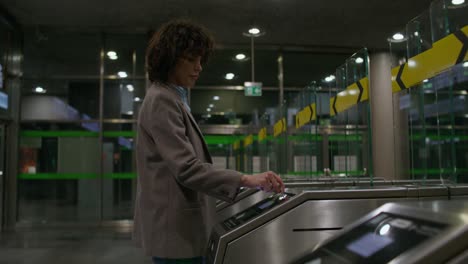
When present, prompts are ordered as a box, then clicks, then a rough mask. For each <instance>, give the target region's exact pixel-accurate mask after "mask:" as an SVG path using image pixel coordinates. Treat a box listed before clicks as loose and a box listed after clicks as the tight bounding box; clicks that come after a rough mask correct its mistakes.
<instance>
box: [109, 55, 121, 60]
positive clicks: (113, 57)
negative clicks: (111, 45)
mask: <svg viewBox="0 0 468 264" xmlns="http://www.w3.org/2000/svg"><path fill="white" fill-rule="evenodd" d="M118 58H119V57H117V56H109V59H111V60H116V59H118Z"/></svg>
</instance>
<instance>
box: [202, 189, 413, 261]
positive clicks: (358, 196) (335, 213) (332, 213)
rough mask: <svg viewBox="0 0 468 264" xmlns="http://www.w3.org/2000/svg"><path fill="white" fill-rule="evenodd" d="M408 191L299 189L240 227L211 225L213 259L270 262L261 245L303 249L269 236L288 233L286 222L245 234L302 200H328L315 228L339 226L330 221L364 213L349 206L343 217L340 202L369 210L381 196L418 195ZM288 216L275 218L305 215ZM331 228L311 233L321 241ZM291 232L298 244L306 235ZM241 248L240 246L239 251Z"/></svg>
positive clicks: (281, 214) (401, 197)
mask: <svg viewBox="0 0 468 264" xmlns="http://www.w3.org/2000/svg"><path fill="white" fill-rule="evenodd" d="M298 191H299V190H298ZM408 194H409V192H408V188H406V187H395V186H376V187H373V188H364V187H360V186H353V187H349V186H348V187H335V188H331V189H320V188H318V189H315V190H302V192H300V193H299V194H298V195H296V196H294V197H292V198H290V200H289V201H287V202H285V203H283V204H280V205H278V206H276V207H274V208H272V209H270V210H269V211H266V212H265V213H263V214H261V215H259V216H257V217H255V218H253V219H251V220H250V221H248V222H246V223H244V224H242V225H240V226H239V227H237V228H235V229H233V230H229V231H225V230H224V228H223V227H222V226H221V225H217V226H216V227H215V228H214V231H213V232H214V233H213V234H212V239H214V240H215V241H211V242H212V245H213V248H214V249H216V254H215V255H214V260H213V262H214V263H217V264H218V263H229V262H226V261H228V260H229V261H238V260H239V259H235V256H240V257H245V258H248V259H249V261H250V259H252V261H253V259H256V261H257V262H252V263H270V262H269V261H271V263H275V262H274V260H272V259H271V260H270V259H268V261H266V259H265V258H266V255H268V254H272V253H271V252H268V254H267V253H265V251H264V249H262V250H258V249H259V248H260V247H264V248H266V249H268V248H271V247H273V248H275V251H277V252H282V253H281V254H283V255H284V254H286V251H288V250H298V251H300V250H303V248H302V249H300V247H297V246H295V247H297V249H296V248H294V249H289V247H286V248H285V247H279V244H278V243H281V242H278V241H282V240H278V237H276V238H275V239H272V236H274V234H275V233H278V232H286V233H287V231H288V230H291V228H290V226H289V227H288V226H286V227H283V226H282V227H274V226H273V227H272V229H271V230H269V232H267V231H264V232H265V234H262V235H259V236H255V235H251V236H248V234H249V233H252V232H253V231H254V230H256V229H258V228H259V227H262V226H264V225H265V226H267V225H268V224H267V223H269V222H271V221H272V220H274V219H276V218H278V219H279V218H282V217H283V215H289V214H288V212H289V211H291V210H293V209H295V208H296V207H298V206H299V205H301V204H303V203H305V202H311V201H315V204H319V205H322V206H325V205H326V204H327V203H326V202H328V204H327V205H328V206H325V208H327V207H329V208H330V209H326V210H324V209H320V211H324V212H323V214H324V217H323V218H320V220H318V221H317V223H319V224H317V225H319V227H318V228H323V227H325V228H340V227H342V226H335V227H332V226H331V224H333V225H334V224H336V225H338V224H340V223H342V224H343V223H345V222H346V223H349V222H350V221H352V220H354V219H356V218H357V217H359V216H361V215H362V214H363V213H359V215H357V214H356V215H353V212H362V211H359V209H355V210H351V216H349V218H346V217H343V213H342V212H340V210H341V209H340V208H343V207H347V206H343V204H347V203H348V204H347V205H348V207H350V208H352V206H351V204H355V203H359V202H357V201H349V200H350V199H351V200H363V201H362V202H361V205H362V208H370V207H371V208H370V209H364V210H372V209H374V208H376V207H377V206H379V205H380V204H381V203H380V202H379V200H384V201H385V202H388V201H393V200H401V199H417V195H416V197H414V198H407V197H408ZM324 200H329V201H324ZM382 203H383V202H382ZM365 204H368V207H366V206H365ZM334 205H336V206H337V207H336V208H335V209H334V208H333V206H334ZM340 205H341V207H340ZM317 206H318V205H317ZM369 206H370V207H369ZM372 206H373V207H372ZM359 207H361V206H357V205H356V208H359ZM319 208H324V207H320V206H319ZM297 210H298V211H299V209H297ZM294 211H295V210H294ZM316 211H317V210H312V212H309V214H312V216H313V214H314V213H315V214H318V215H320V212H316ZM306 214H307V213H306ZM327 214H328V215H327ZM345 214H346V213H345ZM342 217H343V220H342V221H343V222H336V223H334V222H333V221H334V220H330V219H337V220H335V221H338V219H339V218H342ZM308 218H310V217H308ZM312 218H313V217H312ZM288 219H289V220H288V221H286V220H278V221H281V222H283V223H288V224H289V222H294V221H298V222H299V223H301V222H300V221H307V218H305V217H304V219H299V218H297V217H292V218H288ZM291 219H294V221H293V220H291ZM320 223H321V224H320ZM277 225H279V224H277ZM284 225H286V224H284ZM290 225H294V224H290ZM299 226H300V225H299ZM302 226H306V225H304V224H302ZM301 228H302V227H299V229H301ZM307 228H308V227H307ZM293 229H295V228H293ZM272 230H273V231H272ZM275 230H276V231H275ZM278 230H282V231H278ZM334 232H336V230H331V231H328V230H323V232H322V231H321V232H314V235H313V237H315V238H316V239H317V240H316V241H321V240H322V239H325V238H326V237H328V236H330V235H331V234H332V233H334ZM307 233H308V232H307ZM292 234H293V235H291V236H298V238H294V239H296V241H299V242H297V243H298V244H300V243H304V242H300V241H301V240H300V239H305V238H303V237H302V236H304V234H302V233H301V232H293V233H292ZM281 235H282V236H283V235H285V234H283V233H281ZM291 236H288V242H290V241H291V239H292V238H291ZM243 237H247V238H250V237H253V238H252V239H253V240H254V241H255V242H253V243H250V242H248V241H249V239H243ZM262 237H263V238H262ZM299 237H301V238H300V239H299ZM283 240H284V239H283ZM234 242H235V244H234ZM306 242H307V241H306ZM271 243H273V244H271ZM294 243H296V242H294ZM294 243H293V242H291V243H290V244H291V245H293V244H294ZM312 243H314V242H313V241H312ZM242 244H246V245H250V246H249V247H242V246H237V245H242ZM286 244H289V243H286ZM234 245H236V246H235V247H234ZM253 245H254V247H252V246H253ZM272 245H273V246H272ZM231 246H233V247H232V248H231ZM240 249H242V250H241V251H239V250H240ZM266 249H265V250H266ZM231 250H234V251H233V252H230V251H231ZM280 250H284V251H280ZM254 251H255V252H257V251H258V252H263V254H260V255H255V254H254V253H253V252H254ZM288 252H289V251H288ZM293 252H294V251H293ZM296 253H297V252H296ZM248 255H255V256H248ZM286 255H287V254H286ZM225 256H226V259H223V258H224V257H225ZM260 257H261V258H260ZM231 259H232V260H231ZM283 259H284V258H283ZM209 260H210V259H209ZM230 263H239V262H230ZM241 263H247V262H245V261H244V260H242V261H241Z"/></svg>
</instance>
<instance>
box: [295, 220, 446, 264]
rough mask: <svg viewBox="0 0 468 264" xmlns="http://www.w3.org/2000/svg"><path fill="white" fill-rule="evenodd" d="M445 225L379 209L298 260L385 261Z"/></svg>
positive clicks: (335, 261)
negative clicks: (381, 211) (375, 214)
mask: <svg viewBox="0 0 468 264" xmlns="http://www.w3.org/2000/svg"><path fill="white" fill-rule="evenodd" d="M446 227H447V225H445V224H441V223H435V222H430V221H425V220H421V219H412V218H407V217H404V216H398V215H393V214H388V213H381V214H379V215H377V216H375V217H374V218H372V219H370V220H369V221H367V222H365V223H363V224H361V225H359V226H357V227H356V228H354V229H352V230H351V231H349V232H347V233H344V234H342V235H341V236H339V237H337V238H336V239H334V240H332V241H330V242H329V243H327V244H325V245H324V246H322V247H321V248H319V249H318V250H317V251H315V252H313V253H311V254H309V255H308V256H306V257H305V258H303V259H301V260H300V261H299V262H298V263H306V264H307V263H387V262H389V261H391V260H392V259H394V258H396V257H397V256H398V255H400V254H402V253H403V252H405V251H407V250H410V249H412V248H413V247H415V246H417V245H419V244H421V243H422V242H424V241H426V240H428V239H430V238H432V237H434V236H437V235H438V234H439V233H441V232H442V231H443V230H444V229H445V228H446Z"/></svg>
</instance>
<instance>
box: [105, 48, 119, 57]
mask: <svg viewBox="0 0 468 264" xmlns="http://www.w3.org/2000/svg"><path fill="white" fill-rule="evenodd" d="M107 56H109V57H117V53H116V52H115V51H112V50H111V51H108V52H107Z"/></svg>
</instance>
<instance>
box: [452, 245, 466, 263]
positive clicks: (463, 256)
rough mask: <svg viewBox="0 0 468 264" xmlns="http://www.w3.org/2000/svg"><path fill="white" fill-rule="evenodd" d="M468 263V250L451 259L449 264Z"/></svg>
mask: <svg viewBox="0 0 468 264" xmlns="http://www.w3.org/2000/svg"><path fill="white" fill-rule="evenodd" d="M466 263H468V249H467V250H465V251H464V252H462V253H460V254H459V255H458V256H456V257H455V258H453V259H451V260H450V261H449V262H447V264H466Z"/></svg>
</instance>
